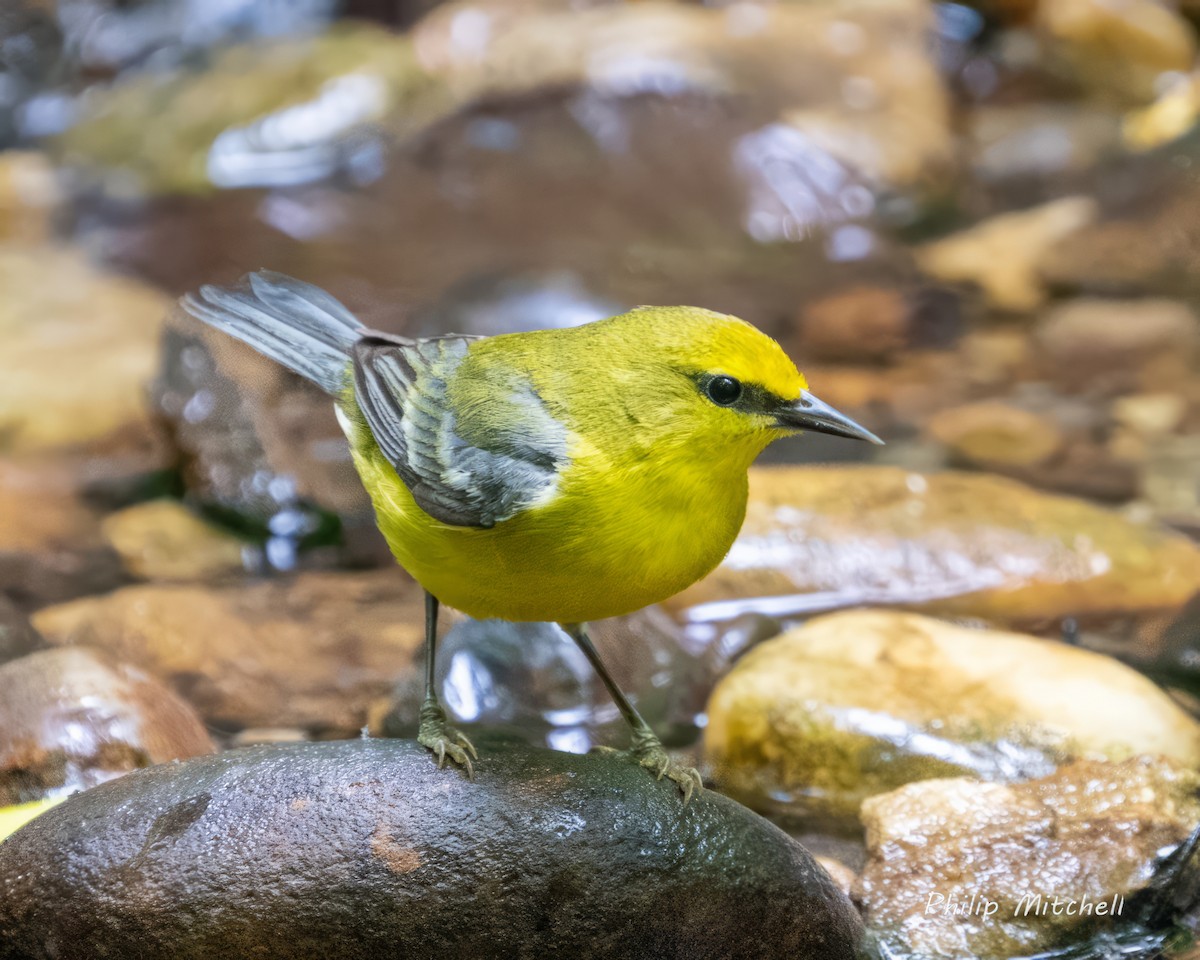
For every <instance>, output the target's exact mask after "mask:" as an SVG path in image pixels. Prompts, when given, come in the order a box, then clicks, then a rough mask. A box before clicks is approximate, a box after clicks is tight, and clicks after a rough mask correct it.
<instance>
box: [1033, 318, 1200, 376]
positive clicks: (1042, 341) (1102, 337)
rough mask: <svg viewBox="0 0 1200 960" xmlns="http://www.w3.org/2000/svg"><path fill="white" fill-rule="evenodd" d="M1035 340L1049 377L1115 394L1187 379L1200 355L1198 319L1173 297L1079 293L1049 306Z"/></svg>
mask: <svg viewBox="0 0 1200 960" xmlns="http://www.w3.org/2000/svg"><path fill="white" fill-rule="evenodd" d="M1034 340H1035V343H1036V344H1037V346H1038V348H1039V352H1040V356H1041V358H1042V361H1043V364H1044V369H1045V372H1046V374H1047V375H1048V376H1049V377H1052V378H1053V379H1054V380H1056V381H1057V382H1059V383H1061V384H1063V385H1064V386H1067V387H1069V388H1071V389H1075V390H1080V391H1083V390H1086V391H1089V392H1091V393H1096V392H1099V393H1106V394H1116V393H1125V392H1130V391H1133V390H1139V389H1142V390H1144V389H1154V388H1156V387H1157V388H1161V387H1163V386H1164V385H1169V384H1172V383H1176V384H1177V383H1180V382H1183V381H1186V380H1187V379H1188V378H1189V377H1190V376H1192V375H1193V370H1194V364H1195V362H1196V358H1197V357H1200V321H1198V320H1197V318H1196V315H1195V314H1194V313H1193V312H1192V310H1191V308H1190V307H1188V305H1187V304H1185V303H1181V302H1179V301H1175V300H1097V299H1091V298H1086V297H1080V298H1078V299H1075V300H1070V301H1068V302H1066V303H1064V304H1062V305H1061V306H1058V307H1055V308H1054V309H1053V310H1051V311H1049V312H1048V313H1047V314H1046V316H1045V317H1043V318H1042V320H1040V321H1039V323H1038V325H1037V327H1036V329H1035V331H1034Z"/></svg>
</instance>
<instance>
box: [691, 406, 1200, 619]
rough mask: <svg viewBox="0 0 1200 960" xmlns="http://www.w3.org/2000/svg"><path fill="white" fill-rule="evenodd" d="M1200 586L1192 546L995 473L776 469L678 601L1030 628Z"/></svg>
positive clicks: (754, 483)
mask: <svg viewBox="0 0 1200 960" xmlns="http://www.w3.org/2000/svg"><path fill="white" fill-rule="evenodd" d="M818 389H819V387H818ZM1197 590H1200V548H1198V547H1197V546H1196V545H1195V544H1194V543H1192V542H1190V541H1189V540H1187V539H1186V538H1185V537H1183V536H1181V535H1179V534H1174V533H1170V532H1168V531H1166V530H1162V529H1159V528H1157V527H1153V526H1147V525H1143V524H1138V523H1135V522H1133V521H1131V520H1128V519H1126V518H1125V517H1123V516H1120V515H1119V514H1117V513H1115V512H1113V511H1111V510H1105V509H1104V508H1102V507H1098V506H1095V505H1093V504H1090V503H1087V502H1085V501H1083V500H1078V499H1074V498H1071V497H1062V496H1054V495H1050V494H1046V493H1040V492H1038V491H1037V490H1034V489H1032V488H1031V487H1028V486H1025V485H1024V484H1021V483H1018V482H1016V481H1013V480H1007V479H1004V478H1001V477H995V476H990V475H987V474H969V473H957V472H946V473H936V474H921V473H915V472H911V471H907V470H903V469H900V468H898V467H887V466H869V467H769V468H763V469H757V470H751V472H750V504H749V507H748V509H747V513H746V522H745V524H744V526H743V527H742V532H741V533H740V534H739V535H738V539H737V541H736V542H735V543H734V545H733V548H732V549H731V550H730V552H729V555H728V556H727V557H726V558H725V561H724V562H723V563H722V564H721V566H720V567H718V568H717V569H716V570H715V571H713V573H711V574H709V576H708V577H706V578H705V579H704V580H701V581H700V582H699V583H698V584H696V585H694V586H692V587H690V588H688V589H687V590H685V591H684V592H683V593H681V594H679V595H677V596H676V597H675V598H673V599H672V600H671V601H670V602H669V604H668V606H669V607H670V608H671V609H672V610H673V611H675V612H677V613H678V614H679V615H680V616H682V617H684V618H686V619H688V620H692V621H698V620H710V621H711V620H724V619H730V618H732V617H734V616H737V615H738V614H741V613H744V612H747V611H758V612H761V613H766V614H769V615H772V616H776V617H787V616H798V615H804V614H807V613H812V612H819V611H823V610H832V609H838V608H844V607H850V606H858V605H861V604H864V603H873V604H888V605H892V606H905V607H912V608H918V609H922V610H926V611H928V612H934V613H945V614H951V615H956V616H958V615H961V616H972V617H982V618H985V619H989V620H993V621H995V622H998V623H1005V624H1020V623H1029V622H1033V621H1042V620H1053V619H1058V618H1062V617H1089V616H1092V617H1106V616H1114V615H1119V614H1129V613H1138V612H1149V611H1161V610H1171V609H1175V608H1177V607H1179V606H1180V605H1181V604H1183V603H1184V602H1185V601H1186V600H1187V599H1188V597H1190V596H1191V595H1192V594H1193V593H1195V592H1196V591H1197Z"/></svg>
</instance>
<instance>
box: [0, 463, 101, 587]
mask: <svg viewBox="0 0 1200 960" xmlns="http://www.w3.org/2000/svg"><path fill="white" fill-rule="evenodd" d="M86 472H87V470H86V463H82V462H79V461H75V460H63V461H60V460H57V459H56V460H53V461H47V460H44V459H41V458H38V459H27V458H21V459H0V593H3V594H4V595H7V596H8V597H9V599H11V600H13V601H16V602H17V603H18V604H20V605H21V606H24V607H34V606H39V605H41V604H43V603H50V602H57V601H61V600H66V599H69V598H71V597H75V596H79V595H80V594H86V593H94V592H97V591H102V590H111V589H112V588H113V587H115V586H117V584H118V583H120V582H121V579H122V575H121V571H120V565H119V563H118V562H117V558H116V556H115V554H113V553H112V551H111V550H109V549H108V548H107V547H106V546H105V545H104V542H103V540H102V539H101V537H100V531H99V521H98V518H97V516H96V514H95V512H94V511H93V510H92V509H91V508H90V507H89V506H87V505H86V504H85V503H84V501H83V498H82V492H81V490H80V482H81V479H82V476H83V475H85V474H86Z"/></svg>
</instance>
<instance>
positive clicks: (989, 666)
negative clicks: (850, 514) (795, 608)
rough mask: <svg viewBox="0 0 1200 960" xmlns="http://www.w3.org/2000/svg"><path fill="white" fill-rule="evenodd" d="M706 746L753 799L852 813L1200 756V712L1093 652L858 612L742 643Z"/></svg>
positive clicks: (715, 698)
mask: <svg viewBox="0 0 1200 960" xmlns="http://www.w3.org/2000/svg"><path fill="white" fill-rule="evenodd" d="M704 744H705V750H706V752H707V755H708V758H709V761H710V762H711V763H712V765H713V768H714V770H715V773H716V777H717V780H718V782H719V783H720V784H721V785H722V787H723V788H725V789H728V790H731V791H733V792H734V793H735V794H736V795H738V796H740V797H742V798H743V799H745V800H746V801H747V802H749V803H750V804H751V805H752V806H756V807H759V808H760V809H778V810H780V811H781V812H782V813H785V814H791V815H795V816H804V815H808V814H818V815H833V816H836V817H840V818H844V819H849V818H852V817H853V816H854V814H855V812H856V811H857V810H858V806H859V804H860V803H861V802H862V801H863V800H864V799H865V798H867V797H869V796H872V795H874V794H877V793H880V792H884V791H887V790H891V789H894V788H896V787H898V786H901V785H903V784H905V783H909V782H912V781H917V780H926V779H931V778H935V777H945V776H955V775H961V774H971V775H975V776H978V777H981V778H983V779H986V780H991V781H1000V782H1003V781H1013V780H1020V779H1024V778H1027V777H1031V776H1040V775H1045V774H1048V773H1050V772H1053V770H1054V769H1055V768H1056V767H1057V766H1059V765H1061V764H1063V763H1066V762H1068V761H1070V760H1072V759H1074V758H1079V757H1100V758H1110V759H1123V758H1127V757H1129V756H1133V755H1139V754H1154V755H1161V756H1165V757H1169V758H1171V759H1173V760H1176V761H1178V762H1179V763H1181V764H1184V765H1189V766H1194V765H1195V764H1197V763H1198V762H1200V724H1197V723H1196V721H1195V720H1193V719H1192V718H1191V717H1190V716H1189V715H1188V714H1187V713H1185V712H1184V711H1183V710H1182V709H1181V708H1180V707H1179V706H1178V705H1176V703H1175V702H1174V701H1173V700H1172V699H1171V698H1170V697H1169V696H1167V695H1166V694H1165V693H1164V692H1162V691H1161V690H1160V689H1159V688H1158V687H1157V686H1156V685H1155V684H1153V683H1152V682H1151V681H1149V680H1148V679H1146V678H1145V677H1144V676H1142V675H1141V674H1139V673H1137V672H1136V671H1134V670H1132V669H1130V668H1128V667H1126V666H1124V665H1123V664H1121V663H1119V662H1117V661H1115V660H1112V659H1110V658H1108V657H1105V656H1102V655H1100V654H1097V653H1092V652H1090V651H1086V650H1082V649H1079V648H1076V647H1071V646H1067V645H1065V644H1060V643H1055V642H1052V641H1047V640H1041V639H1038V638H1036V637H1030V636H1024V635H1021V634H1014V633H1006V632H1001V631H994V630H973V629H966V628H963V627H958V626H954V625H952V624H949V623H946V622H943V621H940V620H934V619H931V618H928V617H923V616H919V615H917V614H910V613H899V612H896V611H887V610H878V611H851V612H846V613H839V614H833V615H830V616H827V617H821V618H819V619H816V620H813V621H810V622H809V623H808V624H806V625H805V626H803V627H800V628H797V629H795V630H792V631H789V632H788V633H785V634H784V635H782V636H780V637H777V638H775V639H773V640H768V641H766V642H765V643H763V644H761V645H760V646H758V647H756V648H755V649H753V650H752V651H751V652H750V653H748V654H747V655H746V656H745V657H744V658H743V659H742V660H741V661H739V662H738V664H737V665H736V666H735V667H734V669H733V670H732V671H731V672H730V673H729V674H728V675H727V676H726V677H725V678H724V679H723V680H722V681H721V682H720V683H719V684H718V685H717V687H716V689H715V690H714V691H713V694H712V697H711V698H710V700H709V706H708V726H707V727H706V729H705V736H704Z"/></svg>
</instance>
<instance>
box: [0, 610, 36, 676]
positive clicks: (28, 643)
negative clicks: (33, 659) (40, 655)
mask: <svg viewBox="0 0 1200 960" xmlns="http://www.w3.org/2000/svg"><path fill="white" fill-rule="evenodd" d="M45 645H46V641H45V640H43V639H42V635H41V634H40V633H38V632H37V631H36V630H34V629H33V624H32V623H30V622H29V618H28V617H27V616H25V614H23V613H22V612H21V611H20V610H18V609H17V605H16V604H15V603H13V602H12V600H10V599H9V598H8V597H6V596H5V595H4V594H2V593H0V664H3V663H7V662H8V661H9V660H15V659H16V658H17V657H23V656H24V655H25V654H27V653H32V652H33V651H34V650H38V649H40V648H42V647H44V646H45Z"/></svg>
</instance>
